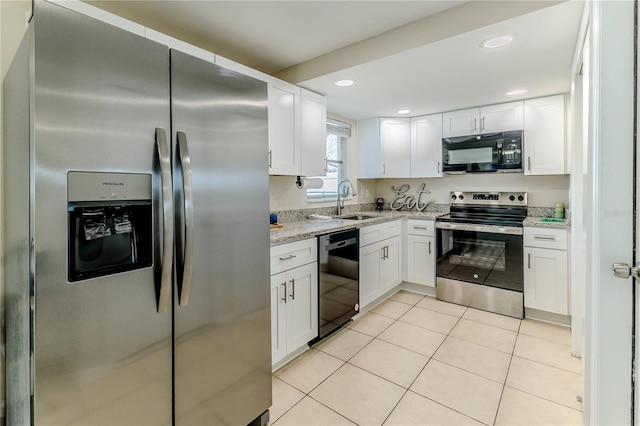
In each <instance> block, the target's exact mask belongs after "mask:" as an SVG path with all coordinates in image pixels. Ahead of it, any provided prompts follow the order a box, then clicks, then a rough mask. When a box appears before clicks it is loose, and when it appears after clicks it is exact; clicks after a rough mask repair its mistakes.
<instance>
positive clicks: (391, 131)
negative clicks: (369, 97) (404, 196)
mask: <svg viewBox="0 0 640 426" xmlns="http://www.w3.org/2000/svg"><path fill="white" fill-rule="evenodd" d="M380 160H381V162H382V164H381V167H382V176H383V177H385V178H408V177H411V120H410V119H408V118H382V119H380Z"/></svg>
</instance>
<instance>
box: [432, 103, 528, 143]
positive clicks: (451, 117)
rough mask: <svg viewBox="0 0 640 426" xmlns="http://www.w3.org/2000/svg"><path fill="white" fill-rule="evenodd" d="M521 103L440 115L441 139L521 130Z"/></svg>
mask: <svg viewBox="0 0 640 426" xmlns="http://www.w3.org/2000/svg"><path fill="white" fill-rule="evenodd" d="M522 128H523V104H522V101H516V102H508V103H504V104H497V105H489V106H483V107H481V108H469V109H463V110H458V111H451V112H446V113H444V114H443V115H442V137H444V138H448V137H455V136H467V135H476V134H481V133H494V132H504V131H509V130H521V129H522Z"/></svg>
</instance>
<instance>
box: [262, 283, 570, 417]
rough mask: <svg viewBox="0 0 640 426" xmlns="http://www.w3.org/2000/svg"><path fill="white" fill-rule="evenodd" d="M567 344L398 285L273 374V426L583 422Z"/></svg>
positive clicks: (564, 333)
mask: <svg viewBox="0 0 640 426" xmlns="http://www.w3.org/2000/svg"><path fill="white" fill-rule="evenodd" d="M570 341H571V336H570V332H569V329H567V328H565V327H560V326H554V325H551V324H546V323H543V322H538V321H532V320H523V321H520V320H517V319H515V318H509V317H505V316H502V315H496V314H492V313H488V312H484V311H479V310H476V309H472V308H466V307H463V306H459V305H454V304H451V303H445V302H441V301H438V300H436V299H434V298H432V297H423V296H421V295H418V294H415V293H411V292H407V291H400V292H398V293H396V294H395V295H393V296H391V297H390V298H389V299H388V300H386V301H385V302H383V303H381V304H380V305H378V306H377V307H376V308H374V309H372V310H371V311H369V312H368V313H366V314H364V315H362V316H361V317H360V318H358V319H357V320H356V321H353V322H352V323H351V324H349V326H348V328H345V329H343V330H341V331H339V332H338V333H336V334H335V335H333V336H331V337H330V338H328V339H326V340H325V341H323V342H321V343H320V344H318V345H316V346H315V347H314V348H311V349H310V350H309V351H307V352H305V353H304V354H303V355H301V356H300V357H298V358H297V359H295V360H294V361H292V362H291V363H289V364H287V365H286V366H284V367H283V368H281V369H280V370H278V371H276V372H275V373H274V375H273V407H271V413H270V415H271V423H270V424H273V425H297V426H301V425H354V424H357V425H382V424H385V425H443V424H447V425H469V424H487V425H493V424H496V425H551V424H554V425H555V424H558V425H559V424H563V425H564V424H575V425H577V424H582V405H581V403H580V402H579V401H578V400H577V396H578V395H581V394H582V392H581V386H582V377H581V372H582V364H581V361H580V360H579V359H577V358H574V357H572V356H571V346H570Z"/></svg>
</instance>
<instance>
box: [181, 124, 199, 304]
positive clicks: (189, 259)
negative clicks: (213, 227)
mask: <svg viewBox="0 0 640 426" xmlns="http://www.w3.org/2000/svg"><path fill="white" fill-rule="evenodd" d="M177 136H178V153H179V155H178V157H179V158H180V165H181V168H182V185H183V188H182V190H183V191H184V198H183V199H184V263H183V270H182V276H181V277H179V280H180V282H179V285H180V287H179V295H180V296H179V305H180V306H186V305H187V304H188V303H189V295H190V294H191V276H192V272H193V230H194V226H195V222H194V217H193V184H192V178H191V156H190V155H189V145H188V143H187V135H186V134H185V133H184V132H178V135H177Z"/></svg>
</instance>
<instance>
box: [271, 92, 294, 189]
mask: <svg viewBox="0 0 640 426" xmlns="http://www.w3.org/2000/svg"><path fill="white" fill-rule="evenodd" d="M299 102H300V88H299V87H298V86H295V85H293V84H289V83H285V82H279V81H275V80H271V81H269V152H268V160H269V174H272V175H294V176H297V175H299V174H300V105H299Z"/></svg>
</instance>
